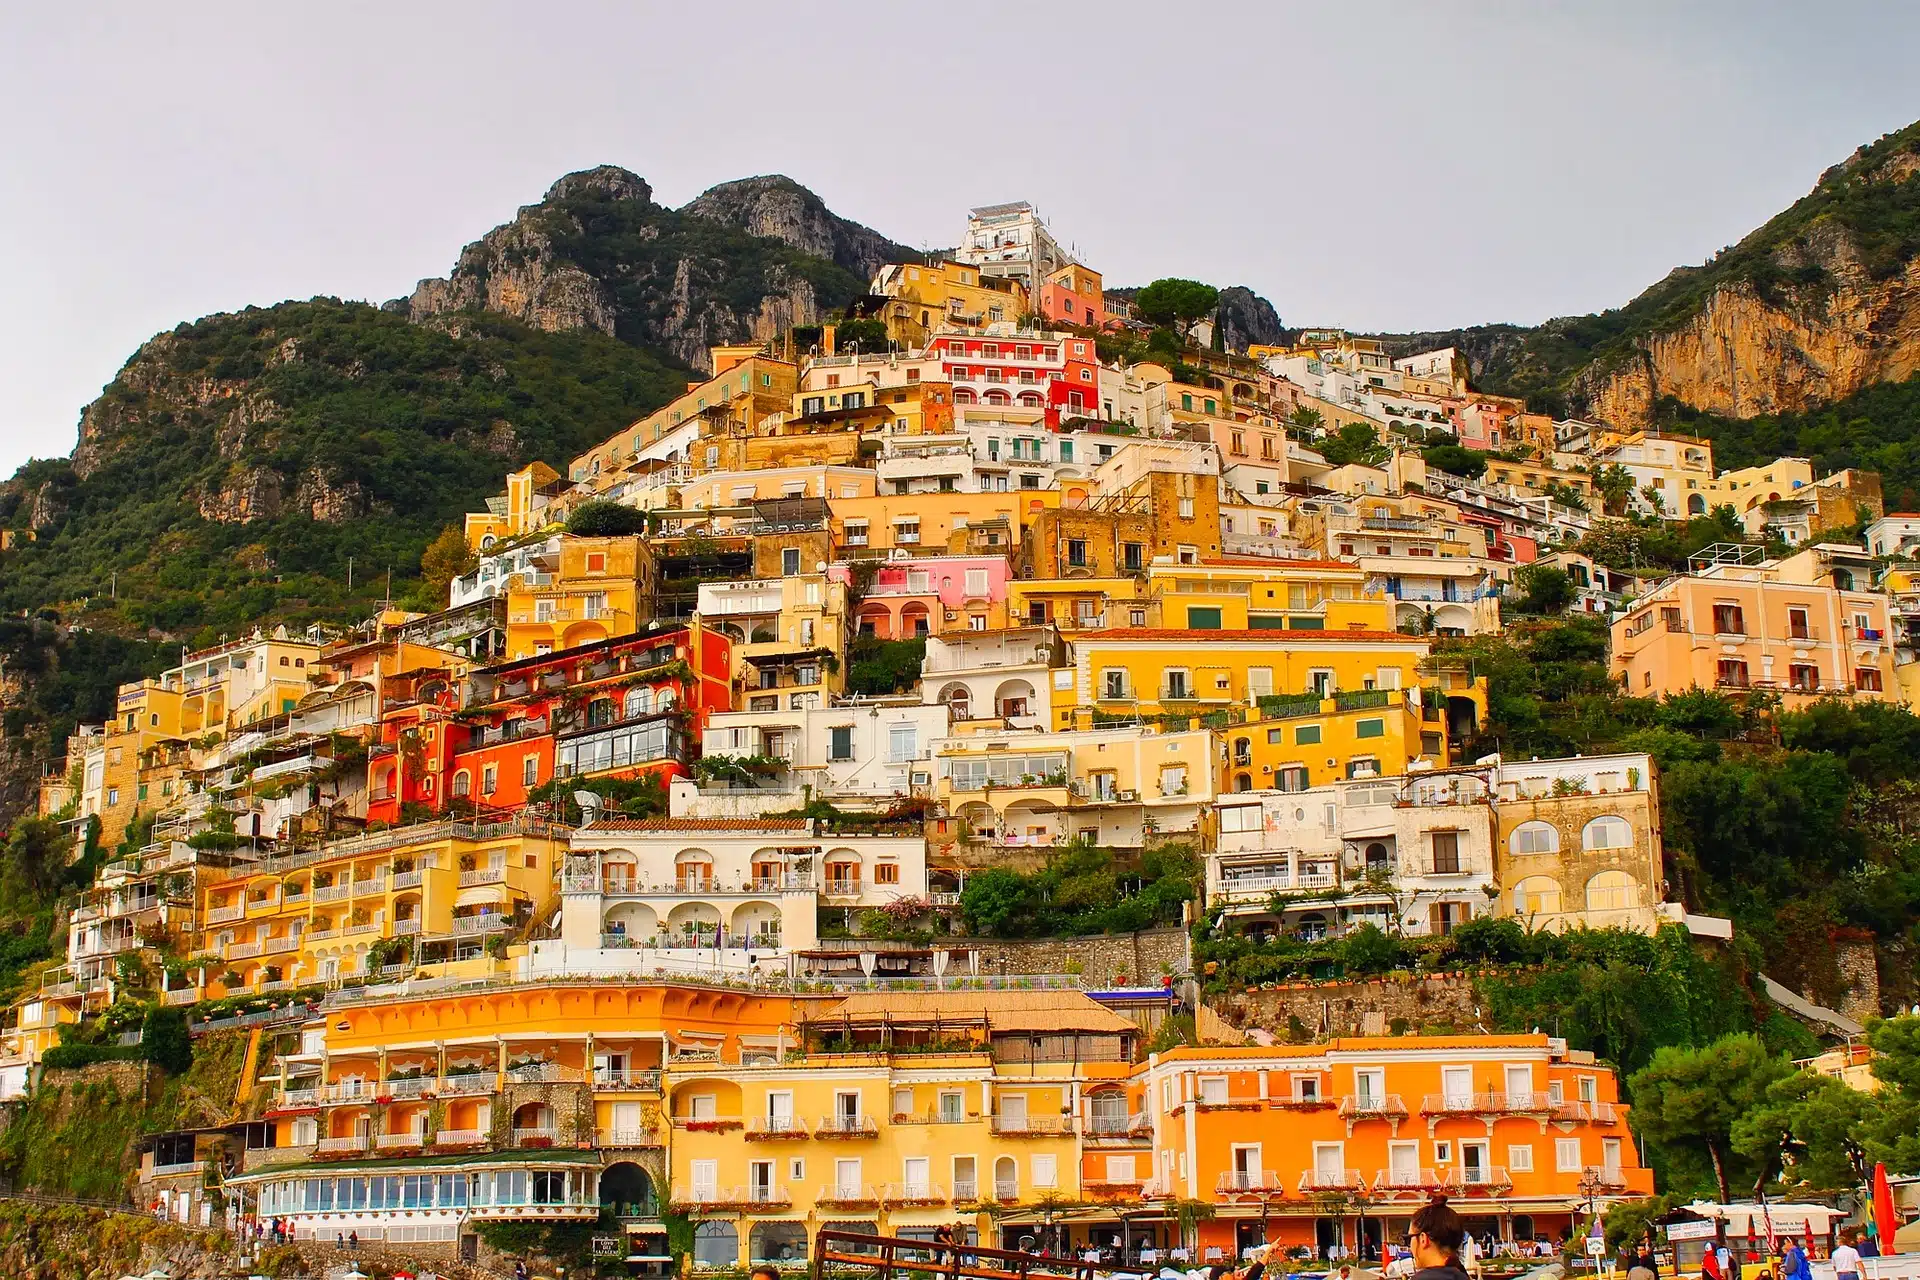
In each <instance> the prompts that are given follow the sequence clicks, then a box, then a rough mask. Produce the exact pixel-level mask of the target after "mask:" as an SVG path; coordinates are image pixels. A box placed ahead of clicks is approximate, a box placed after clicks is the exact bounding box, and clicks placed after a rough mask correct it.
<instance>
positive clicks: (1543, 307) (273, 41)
mask: <svg viewBox="0 0 1920 1280" xmlns="http://www.w3.org/2000/svg"><path fill="white" fill-rule="evenodd" d="M1916 36H1920V6H1916V5H1912V4H1906V3H1884V4H1873V3H1857V2H1852V0H1827V2H1826V3H1822V4H1819V5H1810V4H1804V3H1799V2H1798V0H1788V2H1785V3H1776V2H1773V0H1742V2H1739V3H1733V2H1726V3H1720V2H1715V0H1699V2H1698V3H1687V4H1675V3H1666V2H1660V3H1651V2H1649V3H1641V2H1639V0H1591V2H1587V3H1582V2H1579V0H1568V2H1566V3H1556V4H1548V3H1537V4H1521V3H1512V4H1507V3H1469V2H1467V0H1456V2H1448V0H1409V2H1408V3H1403V4H1402V3H1352V4H1328V3H1325V2H1324V0H1320V2H1318V3H1312V4H1296V3H1292V2H1291V0H1251V2H1247V3H1239V4H1210V3H1206V2H1205V0H1201V2H1199V3H1186V4H1175V5H1170V4H1166V3H1164V2H1162V3H1153V4H1137V3H1133V2H1132V0H1107V2H1106V3H1088V4H1076V3H1068V2H1066V0H1061V2H1058V3H1047V4H1034V3H1031V2H1030V0H1029V2H1026V3H1005V4H1002V3H997V2H996V0H969V2H968V3H966V4H963V5H958V6H956V5H951V4H948V5H926V6H920V5H911V6H909V5H901V4H885V3H875V4H858V3H834V2H833V0H829V3H827V4H824V5H817V6H798V7H797V6H794V5H792V4H790V3H779V4H735V3H728V2H727V0H703V2H702V3H698V4H689V3H684V0H683V2H681V3H662V4H651V3H642V2H638V0H629V2H626V3H615V2H611V0H608V2H594V0H572V2H570V0H540V3H538V4H532V3H522V4H518V5H515V4H505V3H489V2H487V0H460V2H459V3H438V2H432V0H418V2H415V3H394V2H393V0H383V2H381V3H357V2H355V0H333V2H331V3H324V4H322V3H309V4H284V5H260V4H257V3H252V2H251V0H249V2H248V3H232V4H217V3H195V2H193V0H185V2H184V3H179V4H172V5H152V4H132V3H111V2H109V3H98V4H89V5H8V6H5V7H4V8H0V120H4V121H5V122H6V124H5V125H4V127H0V282H4V283H5V285H6V286H7V287H6V289H5V290H4V291H0V296H4V301H5V305H3V306H0V476H3V475H6V474H10V473H11V471H12V469H13V468H14V467H15V466H16V465H17V464H19V463H20V462H22V461H24V460H26V459H27V458H28V457H33V456H39V457H48V456H55V455H64V454H66V453H67V452H68V451H69V450H70V449H71V448H72V445H73V441H74V436H75V431H76V427H77V423H78V420H79V414H80V411H81V409H82V408H83V407H84V406H85V405H86V403H87V402H88V401H89V400H90V399H92V398H93V397H94V396H95V395H97V394H98V393H99V390H100V388H101V387H102V386H103V385H104V384H105V383H107V382H108V381H110V380H111V379H112V378H113V376H114V374H115V372H116V371H117V370H118V369H119V367H120V366H121V364H122V363H124V361H125V360H126V359H127V358H128V357H129V356H130V355H131V354H132V353H133V351H134V350H135V349H136V348H137V347H138V346H139V344H140V343H141V342H143V341H145V340H146V339H147V338H149V337H151V336H152V335H153V334H155V333H157V332H160V331H162V330H165V329H168V328H171V327H172V326H174V325H175V324H177V323H179V322H181V321H183V320H190V319H195V318H197V317H199V316H202V315H206V314H209V313H212V312H218V311H228V310H234V309H237V308H240V307H243V306H246V305H248V304H261V305H265V304H271V303H273V302H277V301H280V300H282V299H285V298H306V297H312V296H314V295H332V296H337V297H345V298H363V299H369V300H373V301H381V300H384V299H387V298H392V297H397V296H400V295H403V294H405V293H408V292H409V291H410V290H411V289H412V287H413V285H414V282H415V281H417V280H418V279H420V278H422V277H425V276H434V275H443V274H445V273H446V272H447V270H448V269H449V268H450V267H451V266H452V264H453V261H454V258H455V256H456V254H457V253H458V251H459V249H460V247H461V246H462V245H463V244H465V243H467V242H468V241H471V240H473V239H476V238H477V237H479V236H480V235H482V234H484V233H485V232H486V231H487V230H488V229H489V228H491V227H493V226H495V225H497V224H498V223H501V222H503V221H506V220H507V219H509V218H510V217H511V216H512V214H513V211H514V209H515V208H516V207H517V206H519V205H521V204H527V203H531V202H534V201H537V200H538V199H539V198H540V196H541V194H542V192H544V191H545V190H546V188H547V187H548V186H549V185H550V184H551V183H552V182H553V180H554V179H555V178H557V177H559V176H560V175H561V174H563V173H567V172H569V171H572V170H575V169H581V168H586V167H589V166H591V165H595V164H601V163H612V164H618V165H622V166H624V167H626V168H628V169H631V170H633V171H634V172H636V173H638V174H640V175H641V176H643V177H645V178H646V179H647V180H648V181H649V182H650V183H651V184H652V186H653V188H654V193H655V198H656V199H658V200H660V201H662V202H663V203H667V204H672V205H678V204H682V203H684V202H686V201H687V200H689V199H691V198H693V197H694V196H696V195H698V194H699V193H700V192H701V191H702V190H704V189H706V188H707V187H709V186H711V185H713V184H715V183H718V182H724V181H727V180H729V179H732V178H738V177H744V176H748V175H751V174H758V173H786V174H788V175H790V176H792V177H794V178H796V179H798V180H799V181H800V182H802V183H805V184H806V185H808V186H810V187H811V188H813V189H814V190H815V191H816V192H818V193H819V194H820V195H821V196H822V197H823V198H824V199H825V200H826V202H827V204H828V206H829V207H830V208H832V209H833V210H834V211H835V212H837V213H839V214H841V215H842V216H844V217H849V218H853V219H855V220H856V221H860V222H864V223H866V224H867V225H869V226H872V227H874V228H876V229H878V230H880V231H882V232H884V233H885V234H887V235H889V236H891V237H893V238H894V239H896V240H899V241H902V242H904V243H907V244H912V245H928V246H936V247H937V246H944V245H951V244H953V243H955V242H956V241H957V239H958V238H959V234H960V231H961V229H962V227H963V225H964V222H965V217H966V210H967V209H968V208H969V207H971V206H974V205H980V204H989V203H997V202H1000V201H1006V200H1022V199H1024V200H1030V201H1032V202H1034V203H1035V204H1036V205H1037V206H1039V208H1040V210H1041V212H1042V214H1043V215H1044V216H1045V217H1046V218H1047V219H1048V221H1049V223H1050V225H1051V226H1052V228H1053V230H1054V232H1055V234H1056V235H1058V236H1059V237H1061V238H1062V239H1063V240H1065V241H1067V242H1069V243H1071V244H1072V245H1073V246H1075V247H1076V249H1077V253H1078V256H1079V257H1080V258H1081V260H1083V261H1085V262H1087V263H1088V264H1089V265H1091V266H1093V267H1095V268H1096V269H1098V270H1100V271H1102V272H1104V273H1105V275H1106V278H1107V279H1108V281H1109V282H1110V283H1113V284H1140V283H1144V282H1146V281H1148V280H1151V279H1154V278H1156V277H1158V276H1164V275H1182V276H1190V277H1194V278H1198V279H1202V280H1206V281H1209V282H1211V283H1215V284H1220V285H1226V284H1245V285H1248V286H1250V287H1252V288H1253V289H1254V290H1255V291H1257V292H1259V293H1261V294H1263V295H1264V296H1266V297H1267V298H1268V299H1270V300H1271V301H1272V302H1273V304H1274V305H1275V307H1276V308H1277V309H1278V310H1279V313H1280V315H1281V318H1282V319H1283V320H1284V321H1285V322H1286V323H1287V324H1289V325H1343V326H1346V327H1349V328H1353V329H1358V330H1367V331H1381V330H1385V331H1404V330H1410V329H1431V328H1446V327H1453V326H1458V325H1466V324H1474V323H1483V322H1492V321H1511V322H1515V323H1522V324H1530V323H1536V322H1538V321H1541V320H1544V319H1547V318H1549V317H1551V316H1555V315H1566V314H1578V313H1584V312H1589V311H1594V310H1599V309H1603V308H1606V307H1609V306H1616V305H1619V304H1620V303H1623V302H1625V301H1626V300H1628V299H1629V298H1631V297H1632V296H1633V295H1634V294H1635V293H1637V292H1638V291H1639V290H1641V289H1642V288H1644V287H1646V286H1647V285H1648V284H1651V283H1652V282H1654V281H1655V280H1657V279H1659V278H1660V277H1661V276H1663V275H1665V274H1666V272H1667V271H1668V270H1670V269H1671V268H1672V267H1674V266H1676V265H1679V264H1683V263H1694V262H1699V261H1701V260H1703V259H1705V258H1707V257H1708V256H1710V255H1711V254H1713V253H1714V252H1715V251H1716V250H1718V249H1720V248H1721V247H1723V246H1725V245H1728V244H1731V243H1733V242H1734V241H1736V240H1738V239H1739V238H1740V237H1741V236H1742V235H1744V234H1745V233H1746V232H1747V231H1749V230H1751V229H1752V228H1753V227H1755V226H1758V225H1759V224H1760V223H1762V222H1764V221H1765V220H1766V219H1767V218H1768V217H1770V216H1771V215H1772V214H1774V213H1775V212H1777V211H1779V210H1780V209H1782V208H1784V207H1786V206H1787V205H1788V204H1790V203H1792V201H1794V200H1795V199H1797V198H1798V197H1800V196H1801V195H1804V194H1805V193H1806V192H1807V190H1808V189H1809V188H1811V186H1812V185H1813V183H1814V181H1815V180H1816V179H1817V178H1818V176H1819V174H1820V173H1821V171H1822V170H1824V169H1825V168H1827V167H1828V166H1830V165H1832V164H1835V163H1837V162H1838V161H1840V160H1842V159H1844V158H1845V157H1846V155H1847V154H1848V153H1849V152H1850V151H1851V150H1852V149H1853V148H1854V147H1855V146H1857V145H1859V144H1861V143H1864V142H1867V141H1870V140H1871V139H1874V138H1877V137H1879V136H1880V135H1881V134H1883V133H1886V132H1889V131H1891V130H1894V129H1898V128H1901V127H1903V126H1905V125H1907V124H1909V123H1911V122H1912V121H1914V120H1915V119H1916V118H1920V80H1916V79H1914V78H1913V77H1912V76H1911V75H1910V74H1909V67H1908V65H1907V60H1908V58H1909V56H1910V50H1911V49H1912V48H1913V47H1914V41H1915V38H1916Z"/></svg>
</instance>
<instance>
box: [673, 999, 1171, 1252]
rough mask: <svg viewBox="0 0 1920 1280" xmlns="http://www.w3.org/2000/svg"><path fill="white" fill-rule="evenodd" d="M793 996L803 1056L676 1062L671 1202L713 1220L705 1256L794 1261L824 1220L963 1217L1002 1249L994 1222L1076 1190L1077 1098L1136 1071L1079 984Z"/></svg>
mask: <svg viewBox="0 0 1920 1280" xmlns="http://www.w3.org/2000/svg"><path fill="white" fill-rule="evenodd" d="M796 1004H797V1005H798V1006H799V1007H798V1009H797V1014H798V1019H799V1024H798V1031H799V1033H800V1035H801V1037H802V1039H803V1042H804V1043H805V1044H806V1045H807V1046H808V1048H809V1050H810V1051H809V1052H807V1053H806V1054H805V1056H803V1057H798V1058H796V1059H793V1060H789V1061H781V1060H779V1059H777V1058H775V1059H772V1060H767V1061H763V1062H760V1063H757V1064H749V1063H741V1064H740V1065H737V1066H736V1065H732V1064H729V1063H725V1062H720V1061H716V1062H714V1063H712V1064H709V1065H701V1064H698V1063H688V1064H686V1065H685V1066H681V1065H679V1064H673V1065H670V1066H669V1068H668V1073H667V1078H668V1088H669V1093H670V1096H669V1100H668V1107H669V1114H670V1117H671V1124H672V1138H671V1148H670V1152H669V1159H670V1166H671V1179H670V1181H671V1185H672V1188H673V1208H674V1209H675V1210H676V1211H678V1212H682V1213H686V1214H688V1215H690V1216H692V1217H694V1218H696V1219H697V1220H698V1221H699V1222H700V1223H701V1228H700V1232H699V1234H698V1235H696V1238H695V1253H694V1262H695V1264H696V1265H705V1266H746V1265H750V1264H751V1263H754V1262H760V1261H772V1262H776V1263H786V1262H797V1261H800V1260H802V1259H804V1258H806V1257H807V1256H808V1252H809V1245H810V1243H811V1240H812V1236H813V1233H814V1232H815V1231H817V1230H818V1229H819V1228H820V1227H822V1226H826V1225H837V1226H839V1227H841V1228H842V1229H849V1227H850V1226H851V1224H859V1225H858V1226H852V1229H869V1230H877V1231H881V1232H888V1233H902V1232H911V1231H931V1229H932V1228H934V1227H935V1226H938V1225H941V1224H953V1223H955V1222H956V1221H957V1222H959V1223H960V1224H961V1225H962V1226H968V1225H971V1226H972V1227H973V1229H974V1230H975V1231H976V1232H979V1233H981V1235H982V1237H983V1242H988V1243H996V1244H997V1243H998V1241H997V1240H992V1239H991V1237H990V1234H989V1233H991V1231H992V1229H993V1224H994V1223H996V1222H1002V1221H1018V1220H1019V1219H1020V1218H1021V1216H1022V1215H1037V1214H1038V1213H1040V1212H1042V1211H1044V1209H1045V1207H1046V1206H1047V1205H1049V1204H1051V1203H1055V1202H1058V1201H1075V1200H1079V1199H1080V1198H1081V1196H1082V1187H1081V1179H1080V1166H1079V1160H1080V1139H1079V1136H1078V1135H1079V1133H1080V1129H1081V1119H1082V1117H1081V1114H1080V1113H1081V1111H1082V1104H1081V1095H1082V1092H1083V1090H1084V1089H1085V1088H1086V1087H1087V1086H1088V1085H1089V1084H1090V1083H1095V1082H1103V1081H1109V1080H1111V1081H1124V1080H1125V1079H1126V1078H1127V1076H1128V1074H1129V1072H1130V1069H1131V1068H1130V1063H1131V1058H1132V1051H1131V1046H1132V1044H1133V1041H1134V1039H1135V1038H1136V1029H1135V1027H1134V1025H1133V1024H1132V1023H1131V1022H1129V1021H1127V1020H1126V1019H1125V1018H1122V1017H1120V1016H1119V1015H1117V1014H1115V1013H1112V1012H1110V1011H1108V1010H1106V1009H1103V1008H1101V1007H1100V1006H1099V1005H1097V1004H1095V1003H1094V1002H1093V1001H1092V1000H1090V999H1088V998H1087V997H1086V996H1084V995H1081V994H1080V993H1078V992H1047V991H997V992H993V993H990V994H988V995H984V996H983V995H982V993H978V992H972V993H970V992H965V991H947V992H931V991H922V992H874V993H861V994H858V995H849V996H846V997H844V998H840V999H825V1000H815V1001H806V1002H799V1001H797V1002H796ZM943 1050H944V1051H943ZM1013 1230H1014V1231H1015V1232H1016V1233H1017V1232H1018V1231H1029V1232H1030V1231H1031V1230H1032V1228H1031V1227H1020V1228H1013Z"/></svg>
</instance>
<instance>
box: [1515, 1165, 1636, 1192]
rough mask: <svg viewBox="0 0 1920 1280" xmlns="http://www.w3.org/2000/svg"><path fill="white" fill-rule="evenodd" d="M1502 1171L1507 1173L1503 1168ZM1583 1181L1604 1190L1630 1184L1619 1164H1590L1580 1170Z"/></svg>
mask: <svg viewBox="0 0 1920 1280" xmlns="http://www.w3.org/2000/svg"><path fill="white" fill-rule="evenodd" d="M1500 1172H1502V1173H1505V1172H1506V1170H1504V1169H1502V1170H1501V1171H1500ZM1580 1180H1581V1181H1582V1182H1590V1183H1591V1184H1592V1185H1594V1186H1597V1187H1599V1188H1600V1189H1601V1190H1603V1191H1624V1190H1626V1189H1627V1187H1628V1186H1629V1185H1630V1184H1629V1183H1628V1181H1627V1172H1626V1170H1624V1169H1622V1168H1621V1167H1620V1166H1619V1165H1617V1164H1609V1165H1588V1166H1587V1167H1586V1168H1585V1169H1583V1170H1581V1172H1580Z"/></svg>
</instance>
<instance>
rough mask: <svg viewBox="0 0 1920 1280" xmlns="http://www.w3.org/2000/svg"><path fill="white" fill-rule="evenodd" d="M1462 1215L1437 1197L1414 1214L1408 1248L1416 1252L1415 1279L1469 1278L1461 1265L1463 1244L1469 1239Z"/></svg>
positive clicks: (1449, 1279) (1446, 1279)
mask: <svg viewBox="0 0 1920 1280" xmlns="http://www.w3.org/2000/svg"><path fill="white" fill-rule="evenodd" d="M1466 1236H1467V1229H1466V1224H1465V1223H1463V1222H1461V1221H1460V1215H1459V1214H1457V1213H1455V1212H1454V1211H1453V1210H1452V1209H1449V1208H1448V1207H1447V1202H1446V1201H1444V1200H1435V1201H1434V1202H1433V1203H1432V1204H1429V1205H1427V1206H1426V1207H1425V1208H1423V1209H1421V1210H1420V1211H1419V1212H1418V1213H1416V1214H1414V1215H1413V1222H1412V1223H1411V1224H1410V1226H1409V1227H1408V1229H1407V1248H1408V1249H1409V1250H1410V1251H1411V1252H1412V1254H1413V1262H1414V1268H1415V1269H1414V1272H1413V1276H1412V1280H1466V1276H1467V1272H1466V1269H1465V1268H1464V1267H1462V1266H1461V1265H1460V1244H1461V1242H1462V1241H1463V1240H1465V1239H1466Z"/></svg>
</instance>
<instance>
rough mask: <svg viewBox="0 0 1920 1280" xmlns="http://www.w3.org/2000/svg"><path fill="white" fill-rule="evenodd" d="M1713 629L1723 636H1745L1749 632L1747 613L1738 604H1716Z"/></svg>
mask: <svg viewBox="0 0 1920 1280" xmlns="http://www.w3.org/2000/svg"><path fill="white" fill-rule="evenodd" d="M1713 629H1714V631H1715V632H1716V633H1717V634H1719V635H1723V636H1743V635H1745V634H1747V622H1746V615H1745V614H1744V613H1742V612H1741V609H1740V606H1739V605H1737V604H1716V605H1715V606H1713Z"/></svg>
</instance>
